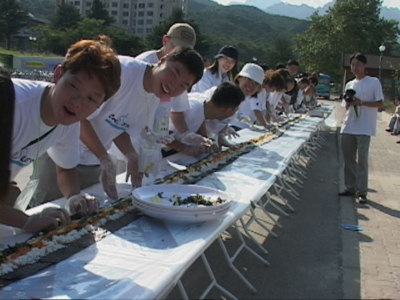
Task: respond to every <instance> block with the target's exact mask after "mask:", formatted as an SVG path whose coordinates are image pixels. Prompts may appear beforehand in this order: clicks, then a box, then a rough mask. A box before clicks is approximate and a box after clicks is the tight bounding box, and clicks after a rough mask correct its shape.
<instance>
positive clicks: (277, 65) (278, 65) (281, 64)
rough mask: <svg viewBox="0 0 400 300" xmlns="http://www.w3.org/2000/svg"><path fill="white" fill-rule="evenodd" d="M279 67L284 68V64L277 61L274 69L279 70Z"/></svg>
mask: <svg viewBox="0 0 400 300" xmlns="http://www.w3.org/2000/svg"><path fill="white" fill-rule="evenodd" d="M279 69H286V66H285V64H284V63H281V62H279V63H277V64H276V66H275V70H279Z"/></svg>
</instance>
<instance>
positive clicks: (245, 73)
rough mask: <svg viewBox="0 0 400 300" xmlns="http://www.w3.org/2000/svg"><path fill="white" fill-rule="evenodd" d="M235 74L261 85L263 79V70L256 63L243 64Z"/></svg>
mask: <svg viewBox="0 0 400 300" xmlns="http://www.w3.org/2000/svg"><path fill="white" fill-rule="evenodd" d="M237 76H242V77H247V78H250V79H251V80H254V81H255V82H257V83H258V84H260V85H262V84H263V81H264V70H263V69H262V68H261V67H260V66H259V65H256V64H253V63H248V64H245V65H244V67H243V68H242V70H241V71H240V72H239V74H238V75H237Z"/></svg>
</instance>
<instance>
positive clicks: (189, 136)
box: [136, 23, 208, 146]
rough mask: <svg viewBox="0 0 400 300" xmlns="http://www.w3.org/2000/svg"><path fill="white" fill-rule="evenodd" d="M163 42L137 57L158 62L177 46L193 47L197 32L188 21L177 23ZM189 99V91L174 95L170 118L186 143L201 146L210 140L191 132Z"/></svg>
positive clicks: (151, 62)
mask: <svg viewBox="0 0 400 300" xmlns="http://www.w3.org/2000/svg"><path fill="white" fill-rule="evenodd" d="M162 44H163V46H162V48H161V49H158V50H150V51H146V52H143V53H141V54H139V55H138V56H136V59H138V60H141V61H144V62H146V63H150V64H157V63H158V62H159V61H160V59H161V58H162V57H163V56H165V55H167V54H168V53H170V52H171V51H172V50H174V49H175V47H178V46H182V47H187V48H191V49H193V48H194V46H195V44H196V32H195V30H194V29H193V27H192V26H190V25H189V24H187V23H175V24H173V25H172V26H171V27H170V28H169V30H168V32H167V33H166V34H165V35H164V36H163V38H162ZM188 101H189V100H188V94H187V92H184V93H182V94H181V95H179V96H177V97H173V98H172V99H171V101H170V105H169V106H168V107H169V110H170V119H171V121H172V123H173V125H174V127H175V128H176V129H177V130H178V131H179V132H180V133H182V135H183V141H184V142H185V143H186V144H188V145H194V146H196V145H197V146H200V145H202V144H204V143H207V142H208V141H207V140H206V139H204V138H203V137H202V136H200V135H196V134H194V133H193V132H190V130H189V128H188V126H187V124H186V122H185V118H184V116H183V112H184V111H185V110H188V109H189V102H188ZM162 104H164V105H163V107H161V105H160V106H159V107H157V111H156V113H155V115H158V114H159V111H161V110H163V109H164V107H165V103H162ZM156 122H157V120H156ZM154 125H155V126H154V128H153V130H155V131H157V128H158V127H159V126H157V124H154Z"/></svg>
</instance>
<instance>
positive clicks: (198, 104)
mask: <svg viewBox="0 0 400 300" xmlns="http://www.w3.org/2000/svg"><path fill="white" fill-rule="evenodd" d="M208 99H210V97H208V95H207V94H205V93H190V94H189V106H190V109H189V110H187V111H185V112H184V113H183V114H184V116H185V121H186V124H187V126H188V129H189V131H190V132H195V133H196V132H197V131H198V130H199V128H200V126H201V124H203V122H204V121H205V120H206V118H205V116H204V102H205V101H206V100H208ZM170 130H171V131H172V132H173V136H174V137H175V139H176V140H178V141H180V140H181V134H180V133H179V132H178V131H177V130H176V129H175V127H174V125H173V124H172V123H170Z"/></svg>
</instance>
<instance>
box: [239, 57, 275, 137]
mask: <svg viewBox="0 0 400 300" xmlns="http://www.w3.org/2000/svg"><path fill="white" fill-rule="evenodd" d="M264 76H265V74H264V70H263V69H262V68H261V67H260V66H259V65H256V64H253V63H248V64H245V65H244V66H243V68H242V70H241V71H240V72H239V74H238V75H237V76H236V77H235V83H236V84H237V85H238V86H239V87H240V89H241V90H242V92H243V93H244V95H245V96H246V99H245V100H244V101H243V102H242V103H241V104H240V106H239V110H238V112H237V114H236V118H234V120H233V121H232V123H231V125H232V126H233V127H234V128H235V129H237V130H240V129H243V128H249V127H250V126H252V125H253V124H254V123H255V122H256V121H258V122H259V123H260V124H261V125H262V126H264V128H265V129H267V130H268V129H270V128H271V127H272V125H271V124H269V123H268V122H267V121H266V120H265V117H264V115H263V114H262V109H263V106H264V107H265V105H263V103H264V101H265V99H266V92H265V91H264V89H262V84H263V81H264Z"/></svg>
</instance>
